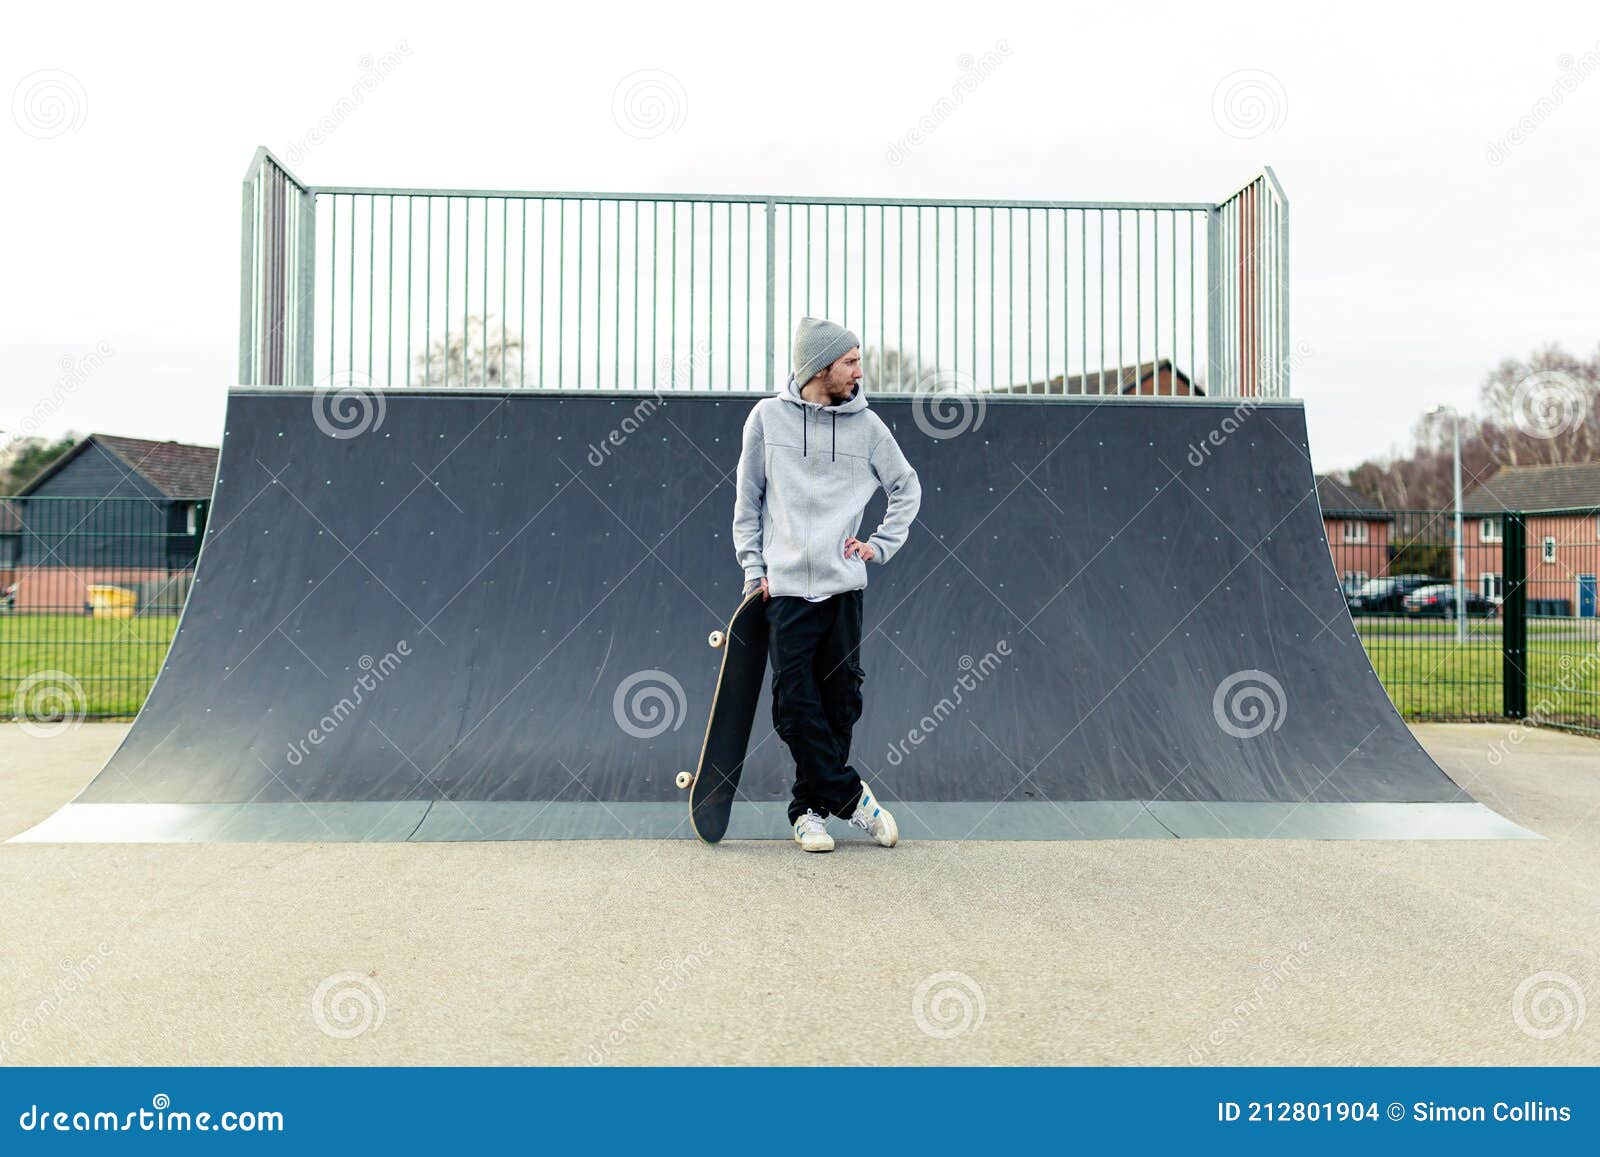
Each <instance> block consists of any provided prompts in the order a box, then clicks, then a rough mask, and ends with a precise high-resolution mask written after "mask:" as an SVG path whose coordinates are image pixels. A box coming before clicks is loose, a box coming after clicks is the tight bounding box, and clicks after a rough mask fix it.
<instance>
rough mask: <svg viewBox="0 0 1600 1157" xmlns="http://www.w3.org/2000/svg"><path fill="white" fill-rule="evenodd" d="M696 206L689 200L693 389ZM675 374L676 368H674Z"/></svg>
mask: <svg viewBox="0 0 1600 1157" xmlns="http://www.w3.org/2000/svg"><path fill="white" fill-rule="evenodd" d="M697 207H698V206H697V205H696V204H695V202H693V201H690V202H689V388H690V389H691V390H692V389H694V263H695V258H696V257H698V256H699V254H698V253H697V252H696V251H695V244H694V216H695V213H694V211H695V209H696V208H697ZM673 372H674V374H676V372H677V371H676V368H674V371H673Z"/></svg>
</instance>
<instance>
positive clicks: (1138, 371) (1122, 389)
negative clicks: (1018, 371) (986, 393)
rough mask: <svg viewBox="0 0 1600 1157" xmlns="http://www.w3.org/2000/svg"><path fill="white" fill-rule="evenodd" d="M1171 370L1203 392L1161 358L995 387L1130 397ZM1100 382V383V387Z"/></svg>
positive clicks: (1025, 391) (1006, 390)
mask: <svg viewBox="0 0 1600 1157" xmlns="http://www.w3.org/2000/svg"><path fill="white" fill-rule="evenodd" d="M1166 370H1171V371H1172V376H1173V379H1174V380H1175V381H1179V382H1183V383H1185V384H1187V385H1188V386H1189V388H1190V389H1191V390H1193V391H1194V393H1196V394H1203V393H1204V392H1205V391H1204V390H1202V389H1201V388H1200V387H1199V386H1196V385H1195V384H1194V383H1193V382H1192V381H1190V379H1189V375H1188V374H1186V373H1184V372H1183V371H1182V370H1179V369H1173V366H1172V359H1171V358H1162V359H1161V360H1160V361H1158V362H1156V363H1155V364H1153V365H1152V364H1151V363H1150V362H1139V363H1137V364H1135V365H1131V366H1121V367H1119V368H1116V369H1111V368H1107V369H1104V370H1099V369H1093V370H1090V371H1088V372H1087V373H1080V374H1066V375H1062V374H1057V375H1056V376H1055V377H1053V378H1050V379H1049V380H1047V381H1046V380H1040V381H1037V382H1022V383H1020V384H1018V385H1014V386H996V387H995V389H994V392H995V393H997V394H1063V393H1065V394H1112V393H1116V394H1132V393H1136V392H1137V391H1138V388H1139V386H1140V385H1142V384H1143V383H1144V382H1146V381H1149V380H1150V379H1151V378H1154V377H1157V376H1158V375H1160V374H1161V373H1162V372H1163V371H1166ZM1102 383H1104V384H1103V385H1102Z"/></svg>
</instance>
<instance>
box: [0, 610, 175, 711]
mask: <svg viewBox="0 0 1600 1157" xmlns="http://www.w3.org/2000/svg"><path fill="white" fill-rule="evenodd" d="M177 626H178V616H177V615H143V616H139V617H137V618H132V619H95V618H90V617H88V616H87V615H81V614H79V615H0V718H4V717H8V716H10V715H11V713H12V712H13V711H14V710H15V699H16V695H17V691H18V689H19V688H20V687H21V686H22V685H23V683H24V681H25V680H28V679H30V678H31V677H35V676H38V677H39V678H37V679H35V681H34V682H33V683H32V684H30V685H29V686H30V690H31V691H32V693H33V694H35V695H37V694H39V693H40V692H41V691H42V690H43V689H44V688H47V687H61V688H63V689H64V691H63V694H64V696H65V697H66V699H67V700H70V702H71V703H73V704H75V705H76V706H78V707H79V708H80V709H81V710H82V712H83V713H84V714H87V715H97V716H121V715H133V714H134V713H135V712H137V711H138V710H139V705H140V704H141V703H143V702H144V697H145V695H146V694H147V693H148V692H149V690H150V684H151V683H152V682H153V681H154V680H155V677H156V672H157V671H159V670H160V669H161V661H162V659H163V658H165V657H166V654H167V645H168V644H169V643H170V642H171V641H172V633H173V631H175V630H176V629H177ZM50 672H61V673H63V674H64V675H65V676H67V678H65V679H62V678H58V677H52V676H50V675H49V673H50ZM62 701H64V700H61V699H58V700H57V702H58V703H59V702H62Z"/></svg>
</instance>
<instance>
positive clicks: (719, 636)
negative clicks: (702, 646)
mask: <svg viewBox="0 0 1600 1157" xmlns="http://www.w3.org/2000/svg"><path fill="white" fill-rule="evenodd" d="M726 641H727V636H726V635H724V634H723V633H722V632H721V631H712V632H711V634H709V635H707V636H706V642H708V643H710V644H711V645H712V646H713V647H720V646H722V644H723V643H724V642H726Z"/></svg>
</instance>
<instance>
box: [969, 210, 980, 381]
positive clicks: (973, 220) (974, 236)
mask: <svg viewBox="0 0 1600 1157" xmlns="http://www.w3.org/2000/svg"><path fill="white" fill-rule="evenodd" d="M971 211H972V216H971V217H970V218H969V219H968V223H969V225H970V226H971V228H970V230H969V237H970V240H971V244H972V385H973V388H974V389H976V388H977V385H978V207H977V206H976V205H974V206H972V210H971Z"/></svg>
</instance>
